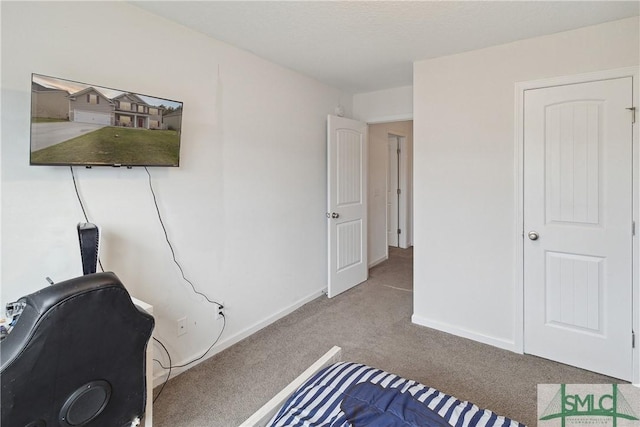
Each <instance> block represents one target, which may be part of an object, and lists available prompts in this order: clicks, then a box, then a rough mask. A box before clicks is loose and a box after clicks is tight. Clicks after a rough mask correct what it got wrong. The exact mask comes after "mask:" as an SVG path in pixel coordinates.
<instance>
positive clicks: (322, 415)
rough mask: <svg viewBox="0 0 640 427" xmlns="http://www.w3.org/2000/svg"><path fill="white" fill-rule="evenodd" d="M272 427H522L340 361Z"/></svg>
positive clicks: (290, 404)
mask: <svg viewBox="0 0 640 427" xmlns="http://www.w3.org/2000/svg"><path fill="white" fill-rule="evenodd" d="M268 425H269V426H271V427H293V426H296V427H297V426H301V427H303V426H304V427H310V426H314V427H321V426H327V427H328V426H331V427H361V426H368V427H395V426H403V427H409V426H411V427H413V426H415V427H423V426H434V427H435V426H437V427H445V426H455V427H462V426H470V427H485V426H486V427H489V426H491V427H494V426H495V427H506V426H510V427H524V425H523V424H520V423H518V422H516V421H512V420H510V419H508V418H505V417H501V416H498V415H496V414H494V413H493V412H491V411H488V410H484V409H480V408H478V407H477V406H475V405H473V404H472V403H469V402H463V401H460V400H458V399H456V398H455V397H452V396H449V395H446V394H444V393H442V392H440V391H438V390H436V389H433V388H430V387H427V386H425V385H422V384H420V383H417V382H415V381H412V380H407V379H404V378H402V377H399V376H397V375H394V374H390V373H388V372H385V371H382V370H380V369H376V368H372V367H369V366H365V365H361V364H357V363H349V362H341V363H336V364H334V365H331V366H328V367H327V368H325V369H323V370H321V371H320V372H318V373H317V374H316V375H314V376H313V377H312V378H311V379H309V380H308V381H307V382H306V383H304V384H303V385H302V386H301V387H300V388H299V389H298V391H296V392H295V393H294V394H293V395H292V396H291V397H290V398H289V399H288V400H287V402H286V403H285V404H284V405H283V407H282V408H281V409H280V410H279V411H278V413H277V414H276V415H275V416H274V417H273V419H272V420H271V421H270V423H269V424H268Z"/></svg>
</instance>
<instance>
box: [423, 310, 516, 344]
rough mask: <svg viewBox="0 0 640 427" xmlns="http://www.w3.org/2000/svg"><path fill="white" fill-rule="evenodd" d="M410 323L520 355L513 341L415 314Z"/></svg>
mask: <svg viewBox="0 0 640 427" xmlns="http://www.w3.org/2000/svg"><path fill="white" fill-rule="evenodd" d="M411 322H413V323H415V324H416V325H420V326H426V327H428V328H431V329H436V330H438V331H442V332H446V333H448V334H452V335H456V336H459V337H462V338H468V339H470V340H473V341H477V342H481V343H483V344H489V345H491V346H493V347H498V348H501V349H504V350H509V351H513V352H514V353H520V351H519V350H518V349H517V348H516V344H515V342H513V341H509V340H505V339H502V338H496V337H492V336H489V335H484V334H480V333H478V332H474V331H469V330H468V329H463V328H459V327H457V326H454V325H450V324H448V323H443V322H438V321H437V320H432V319H427V318H426V317H422V316H417V315H415V314H414V315H413V316H411Z"/></svg>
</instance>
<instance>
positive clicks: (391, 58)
mask: <svg viewBox="0 0 640 427" xmlns="http://www.w3.org/2000/svg"><path fill="white" fill-rule="evenodd" d="M129 3H131V4H134V5H135V6H137V7H140V8H142V9H145V10H147V11H149V12H151V13H153V14H156V15H159V16H162V17H165V18H167V19H169V20H171V21H174V22H177V23H180V24H182V25H184V26H187V27H189V28H192V29H194V30H197V31H199V32H202V33H204V34H206V35H208V36H211V37H213V38H215V39H217V40H220V41H224V42H226V43H229V44H232V45H234V46H236V47H239V48H242V49H245V50H247V51H250V52H253V53H255V54H256V55H258V56H260V57H262V58H265V59H267V60H270V61H272V62H275V63H277V64H280V65H283V66H285V67H287V68H290V69H293V70H296V71H298V72H301V73H303V74H306V75H308V76H311V77H313V78H316V79H317V80H319V81H321V82H324V83H326V84H328V85H331V86H333V87H337V88H340V89H342V90H344V91H347V92H350V93H362V92H370V91H375V90H381V89H387V88H392V87H399V86H407V85H411V84H412V80H413V79H412V75H413V62H414V61H416V60H422V59H429V58H435V57H439V56H444V55H451V54H455V53H460V52H465V51H470V50H474V49H480V48H483V47H488V46H494V45H498V44H504V43H509V42H512V41H516V40H521V39H526V38H529V37H536V36H540V35H545V34H552V33H557V32H560V31H567V30H571V29H575V28H580V27H585V26H589V25H594V24H598V23H603V22H608V21H613V20H617V19H622V18H627V17H631V16H638V15H640V2H638V1H550V2H546V1H130V2H129Z"/></svg>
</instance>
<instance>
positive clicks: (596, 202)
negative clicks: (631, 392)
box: [524, 77, 633, 380]
mask: <svg viewBox="0 0 640 427" xmlns="http://www.w3.org/2000/svg"><path fill="white" fill-rule="evenodd" d="M632 104H633V100H632V78H631V77H627V78H619V79H611V80H601V81H596V82H589V83H580V84H571V85H565V86H556V87H548V88H541V89H532V90H527V91H525V95H524V111H525V116H524V298H525V306H524V307H525V313H524V314H525V319H524V349H525V352H526V353H529V354H534V355H538V356H541V357H544V358H548V359H552V360H556V361H559V362H563V363H567V364H570V365H573V366H578V367H581V368H585V369H588V370H591V371H595V372H600V373H603V374H606V375H610V376H613V377H616V378H622V379H626V380H630V379H631V377H632V368H633V365H632V337H631V333H632V332H631V331H632V239H633V237H632V220H633V213H632V171H633V165H632V120H631V114H630V112H629V111H628V110H627V108H629V107H631V106H632Z"/></svg>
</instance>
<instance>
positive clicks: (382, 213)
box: [367, 120, 413, 265]
mask: <svg viewBox="0 0 640 427" xmlns="http://www.w3.org/2000/svg"><path fill="white" fill-rule="evenodd" d="M389 135H397V136H402V137H404V138H405V145H406V147H405V148H406V152H404V153H403V154H402V157H401V161H402V160H404V165H405V167H404V168H403V171H404V172H405V178H404V180H403V181H404V182H405V183H406V185H405V186H402V188H403V190H404V191H405V195H406V196H407V197H408V200H407V203H406V206H404V207H403V208H404V209H403V211H405V212H407V219H408V221H407V222H408V224H407V225H406V226H403V227H401V228H402V232H403V233H405V234H406V235H408V238H407V240H408V242H409V245H410V244H411V231H412V230H411V222H412V218H411V214H412V209H411V194H412V190H411V184H412V182H411V181H412V180H411V159H412V157H413V156H412V149H413V122H412V121H410V120H409V121H402V122H391V123H377V124H372V125H369V182H368V185H369V206H368V210H367V213H368V232H369V235H368V239H369V240H368V246H369V248H368V256H369V265H375V264H378V263H380V262H381V261H384V260H385V259H387V255H388V252H387V244H388V242H387V176H388V174H389Z"/></svg>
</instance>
